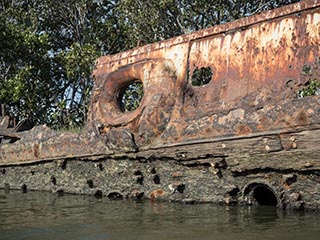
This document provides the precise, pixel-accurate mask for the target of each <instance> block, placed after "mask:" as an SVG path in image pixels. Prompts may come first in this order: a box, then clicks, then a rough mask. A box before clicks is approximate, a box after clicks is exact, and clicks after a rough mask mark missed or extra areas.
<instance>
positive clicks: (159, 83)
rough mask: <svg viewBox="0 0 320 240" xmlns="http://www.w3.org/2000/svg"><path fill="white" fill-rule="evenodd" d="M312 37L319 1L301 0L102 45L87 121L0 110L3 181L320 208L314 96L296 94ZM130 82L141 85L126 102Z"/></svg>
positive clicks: (315, 59)
mask: <svg viewBox="0 0 320 240" xmlns="http://www.w3.org/2000/svg"><path fill="white" fill-rule="evenodd" d="M319 42H320V2H319V1H310V0H307V1H303V2H300V3H297V4H293V5H289V6H286V7H283V8H279V9H275V10H272V11H267V12H264V13H261V14H259V15H255V16H251V17H248V18H244V19H240V20H237V21H234V22H231V23H226V24H223V25H219V26H216V27H213V28H209V29H205V30H201V31H198V32H195V33H191V34H188V35H183V36H179V37H176V38H173V39H169V40H165V41H162V42H159V43H154V44H150V45H146V46H142V47H138V48H136V49H133V50H130V51H127V52H123V53H119V54H116V55H112V56H105V57H101V58H99V59H98V60H97V65H96V69H95V71H94V73H93V75H94V79H95V87H94V89H93V93H92V100H91V105H90V111H89V114H88V116H89V117H88V122H87V126H86V129H84V131H83V133H81V134H72V133H63V134H62V133H58V132H54V131H52V130H50V129H48V128H46V127H44V126H38V127H35V128H33V129H31V130H29V131H21V132H17V131H15V129H10V128H7V126H6V124H5V122H6V121H5V118H3V120H2V127H1V125H0V136H2V138H1V139H3V140H6V141H3V142H2V144H1V145H0V187H4V188H7V189H10V188H12V189H17V188H18V189H22V190H23V191H26V190H48V191H54V192H58V193H62V192H68V193H79V194H94V195H96V196H107V197H109V198H111V199H114V198H134V199H141V198H148V199H152V200H155V199H162V200H172V201H181V202H188V203H192V202H216V203H222V204H262V205H274V206H278V207H281V208H295V209H303V208H313V209H314V208H319V207H320V176H319V175H320V144H319V143H320V141H319V140H320V137H319V136H320V135H319V134H320V96H317V95H316V94H315V96H306V97H303V93H304V91H307V88H308V86H309V85H310V82H311V81H319V76H320V72H319V70H320V58H319V57H320V45H319ZM199 73H200V75H201V76H202V78H206V81H205V82H204V83H203V85H201V86H198V84H193V83H194V79H195V78H196V76H197V74H199ZM132 82H140V83H141V84H142V86H143V92H144V96H143V98H142V101H141V102H140V105H139V106H138V108H137V109H135V110H132V111H124V110H123V108H122V107H121V104H120V102H121V95H122V93H123V92H124V90H125V89H126V87H128V85H130V84H131V83H132ZM8 139H9V140H8Z"/></svg>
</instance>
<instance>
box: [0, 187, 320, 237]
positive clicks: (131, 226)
mask: <svg viewBox="0 0 320 240" xmlns="http://www.w3.org/2000/svg"><path fill="white" fill-rule="evenodd" d="M0 208H1V212H0V239H1V240H2V239H6V240H9V239H15V240H16V239H19V240H20V239H32V240H35V239H41V240H48V239H50V240H52V239H59V240H63V239H68V240H70V239H87V240H100V239H110V240H117V239H150V240H156V239H164V240H169V239H184V240H188V239H193V240H194V239H219V240H224V239H235V240H243V239H255V240H256V239H259V240H263V239H281V240H285V239H290V240H295V239H299V240H300V239H303V240H306V239H320V213H319V212H318V213H305V212H284V211H279V210H276V209H274V208H270V207H255V208H249V207H225V206H217V205H212V204H202V205H184V204H179V203H150V202H143V203H141V202H140V203H136V202H132V201H109V200H107V199H96V198H94V197H89V196H73V195H64V196H60V197H59V196H57V195H53V194H50V193H43V192H28V193H27V194H22V193H20V192H14V191H11V192H10V193H5V192H4V191H3V190H0Z"/></svg>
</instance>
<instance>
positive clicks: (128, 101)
mask: <svg viewBox="0 0 320 240" xmlns="http://www.w3.org/2000/svg"><path fill="white" fill-rule="evenodd" d="M142 98H143V85H142V83H141V82H133V83H131V84H129V85H128V86H127V87H125V88H124V89H123V91H122V92H121V93H120V99H119V100H120V108H121V110H122V111H123V112H130V111H133V110H135V109H137V108H138V107H139V105H140V102H141V101H142Z"/></svg>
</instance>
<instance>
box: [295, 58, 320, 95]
mask: <svg viewBox="0 0 320 240" xmlns="http://www.w3.org/2000/svg"><path fill="white" fill-rule="evenodd" d="M301 74H302V75H303V76H306V77H307V81H306V83H305V85H304V87H303V88H302V89H301V90H300V91H299V92H298V98H304V97H309V96H317V95H320V57H318V59H317V60H316V61H315V63H314V64H313V65H304V66H303V67H302V73H301Z"/></svg>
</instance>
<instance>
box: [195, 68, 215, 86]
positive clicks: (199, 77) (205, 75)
mask: <svg viewBox="0 0 320 240" xmlns="http://www.w3.org/2000/svg"><path fill="white" fill-rule="evenodd" d="M211 79H212V70H211V68H210V67H203V68H200V69H199V68H196V69H195V70H194V72H193V74H192V77H191V84H192V85H193V86H202V85H205V84H208V83H209V82H210V81H211Z"/></svg>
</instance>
